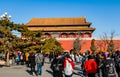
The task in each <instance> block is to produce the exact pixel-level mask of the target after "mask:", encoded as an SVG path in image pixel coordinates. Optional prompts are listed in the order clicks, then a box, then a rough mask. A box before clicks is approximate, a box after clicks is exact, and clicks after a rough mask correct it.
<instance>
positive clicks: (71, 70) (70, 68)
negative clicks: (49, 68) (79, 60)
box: [64, 60, 73, 76]
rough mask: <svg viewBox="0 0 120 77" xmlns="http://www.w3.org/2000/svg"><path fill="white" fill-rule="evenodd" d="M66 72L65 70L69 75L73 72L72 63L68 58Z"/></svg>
mask: <svg viewBox="0 0 120 77" xmlns="http://www.w3.org/2000/svg"><path fill="white" fill-rule="evenodd" d="M64 72H65V75H68V76H69V75H71V74H72V72H73V68H72V65H71V63H70V62H69V61H68V60H66V68H64Z"/></svg>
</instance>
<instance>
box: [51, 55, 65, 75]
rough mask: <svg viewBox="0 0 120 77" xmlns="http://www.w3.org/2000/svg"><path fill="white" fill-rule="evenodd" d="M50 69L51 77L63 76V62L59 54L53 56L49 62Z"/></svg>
mask: <svg viewBox="0 0 120 77" xmlns="http://www.w3.org/2000/svg"><path fill="white" fill-rule="evenodd" d="M50 68H51V69H52V71H53V77H63V74H62V71H63V60H62V57H61V55H60V54H59V53H58V54H56V55H55V58H54V59H53V61H52V62H51V66H50ZM56 68H57V69H56Z"/></svg>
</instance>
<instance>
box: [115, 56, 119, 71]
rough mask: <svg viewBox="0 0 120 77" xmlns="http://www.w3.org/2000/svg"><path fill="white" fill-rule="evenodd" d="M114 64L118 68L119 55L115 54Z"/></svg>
mask: <svg viewBox="0 0 120 77" xmlns="http://www.w3.org/2000/svg"><path fill="white" fill-rule="evenodd" d="M115 66H116V67H117V68H119V69H120V55H116V56H115Z"/></svg>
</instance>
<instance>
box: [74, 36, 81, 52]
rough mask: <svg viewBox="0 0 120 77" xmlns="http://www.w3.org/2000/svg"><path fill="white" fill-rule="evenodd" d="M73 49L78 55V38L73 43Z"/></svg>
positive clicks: (79, 46) (79, 47)
mask: <svg viewBox="0 0 120 77" xmlns="http://www.w3.org/2000/svg"><path fill="white" fill-rule="evenodd" d="M73 49H74V50H75V51H76V53H79V52H80V50H81V44H80V40H79V38H77V39H75V41H74V43H73Z"/></svg>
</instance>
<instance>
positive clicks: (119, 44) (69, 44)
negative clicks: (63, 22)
mask: <svg viewBox="0 0 120 77" xmlns="http://www.w3.org/2000/svg"><path fill="white" fill-rule="evenodd" d="M58 41H59V42H60V43H61V45H62V47H63V48H64V50H71V49H73V42H74V40H58ZM100 42H101V40H95V45H96V47H98V50H99V47H100V46H97V43H100ZM80 43H81V46H82V48H81V50H80V52H84V51H85V50H90V46H91V40H81V41H80ZM114 44H115V45H114V48H115V49H116V50H117V49H119V50H120V40H114ZM103 49H104V48H102V50H103Z"/></svg>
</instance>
